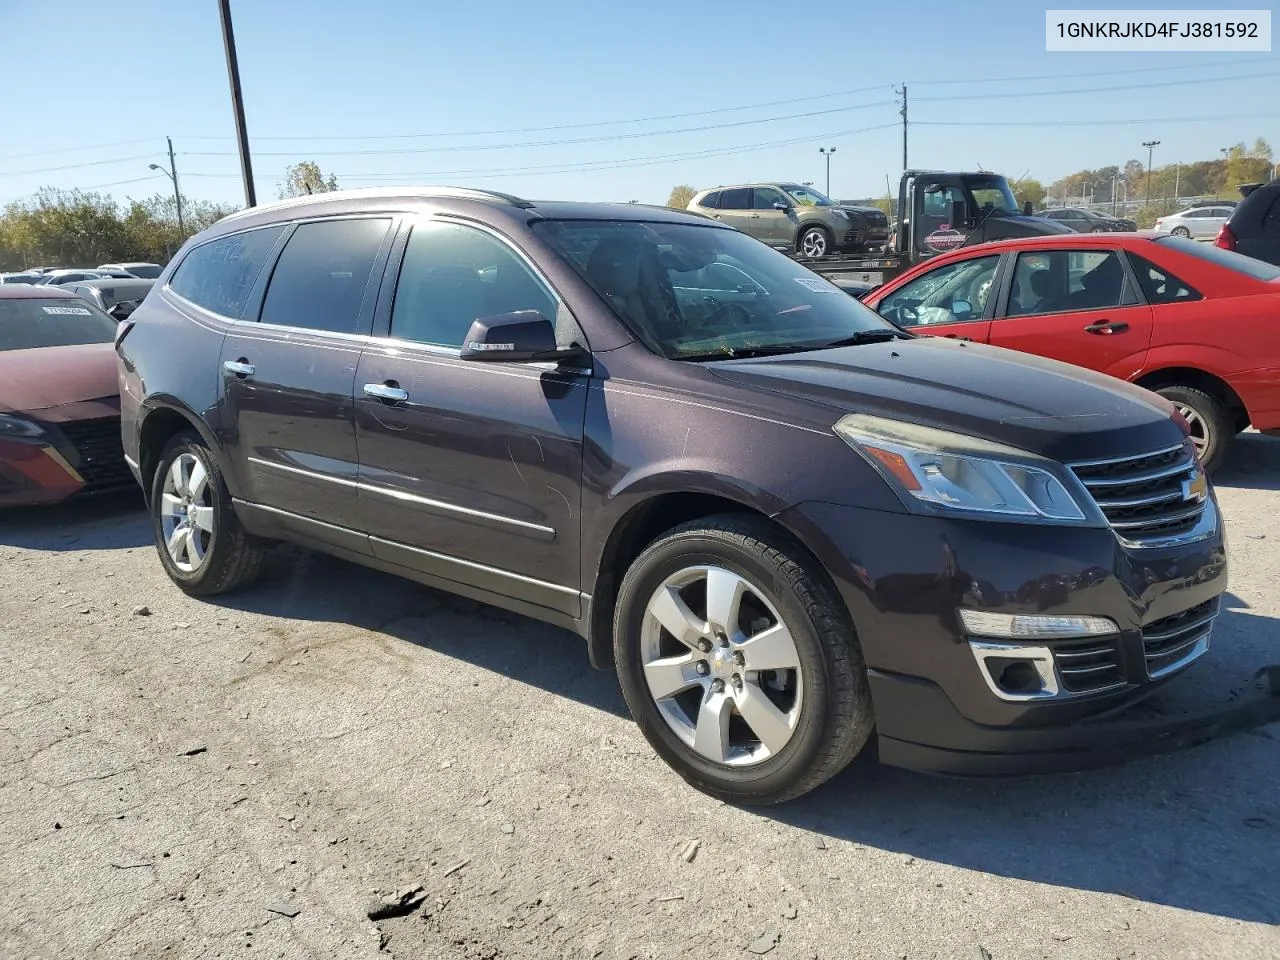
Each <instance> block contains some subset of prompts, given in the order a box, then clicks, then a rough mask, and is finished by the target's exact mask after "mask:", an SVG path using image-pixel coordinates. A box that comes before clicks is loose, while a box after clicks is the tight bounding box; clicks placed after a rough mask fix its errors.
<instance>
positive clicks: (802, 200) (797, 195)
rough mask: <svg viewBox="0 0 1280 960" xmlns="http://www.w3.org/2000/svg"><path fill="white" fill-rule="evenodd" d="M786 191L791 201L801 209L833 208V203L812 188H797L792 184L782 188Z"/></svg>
mask: <svg viewBox="0 0 1280 960" xmlns="http://www.w3.org/2000/svg"><path fill="white" fill-rule="evenodd" d="M782 189H783V190H785V191H787V193H788V194H789V195H790V197H791V199H792V200H794V201H795V202H796V203H797V204H799V205H800V206H802V207H834V206H835V201H833V200H830V199H828V198H827V197H825V196H823V195H822V194H821V193H819V192H818V191H817V190H815V189H813V187H797V186H796V185H795V184H792V185H791V186H789V187H783V188H782Z"/></svg>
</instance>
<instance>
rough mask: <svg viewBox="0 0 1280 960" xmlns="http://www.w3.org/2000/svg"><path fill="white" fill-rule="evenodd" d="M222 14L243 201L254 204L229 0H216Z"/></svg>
mask: <svg viewBox="0 0 1280 960" xmlns="http://www.w3.org/2000/svg"><path fill="white" fill-rule="evenodd" d="M218 12H219V13H220V14H221V16H222V45H223V47H224V48H225V49H226V53H227V78H228V79H229V80H230V81H231V108H232V110H233V112H234V113H235V119H236V141H237V142H238V144H239V146H240V176H241V177H242V178H243V179H244V203H245V206H247V207H253V206H256V205H257V203H258V198H257V195H256V193H255V191H254V189H253V164H252V163H251V162H250V160H249V132H248V131H247V130H246V129H245V125H244V96H243V95H242V94H241V92H240V63H239V61H238V60H237V59H236V35H235V32H234V31H233V30H232V29H231V0H218Z"/></svg>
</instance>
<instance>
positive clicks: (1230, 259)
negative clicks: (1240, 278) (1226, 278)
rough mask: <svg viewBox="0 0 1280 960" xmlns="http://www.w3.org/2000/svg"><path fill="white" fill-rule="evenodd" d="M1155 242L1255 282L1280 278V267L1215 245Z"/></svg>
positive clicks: (1174, 240) (1172, 240)
mask: <svg viewBox="0 0 1280 960" xmlns="http://www.w3.org/2000/svg"><path fill="white" fill-rule="evenodd" d="M1155 242H1156V243H1158V244H1160V245H1161V246H1164V247H1172V248H1173V249H1175V250H1177V251H1178V252H1180V253H1185V254H1187V255H1188V256H1192V257H1198V258H1199V259H1201V260H1208V261H1209V262H1210V263H1213V264H1216V265H1217V266H1219V267H1223V268H1224V269H1227V270H1234V271H1235V272H1236V273H1243V274H1244V275H1245V276H1247V277H1253V279H1255V280H1274V279H1275V278H1276V277H1280V267H1276V266H1272V265H1271V264H1269V263H1264V262H1263V261H1261V260H1255V259H1253V257H1246V256H1245V255H1244V254H1242V253H1236V252H1235V251H1234V250H1223V249H1222V248H1221V247H1218V246H1214V245H1213V244H1209V243H1198V242H1197V241H1195V240H1189V239H1187V238H1186V237H1165V236H1160V237H1157V238H1156V239H1155Z"/></svg>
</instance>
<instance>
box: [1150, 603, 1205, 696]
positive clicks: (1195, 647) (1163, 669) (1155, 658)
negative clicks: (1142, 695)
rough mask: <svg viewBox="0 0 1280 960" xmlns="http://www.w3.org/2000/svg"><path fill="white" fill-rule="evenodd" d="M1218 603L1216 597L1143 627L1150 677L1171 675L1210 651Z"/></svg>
mask: <svg viewBox="0 0 1280 960" xmlns="http://www.w3.org/2000/svg"><path fill="white" fill-rule="evenodd" d="M1218 603H1219V598H1218V597H1214V598H1213V599H1212V600H1206V601H1205V602H1204V603H1201V604H1197V605H1196V606H1194V607H1192V608H1191V609H1190V610H1183V611H1182V612H1181V613H1176V614H1174V615H1173V616H1171V617H1164V618H1163V619H1161V620H1156V621H1154V622H1152V623H1149V624H1147V625H1146V626H1144V627H1143V628H1142V648H1143V654H1144V655H1145V656H1146V658H1147V676H1149V677H1150V678H1151V679H1152V680H1158V679H1160V678H1161V677H1164V676H1168V675H1169V674H1171V673H1173V672H1174V671H1176V670H1180V669H1182V668H1183V667H1185V666H1187V665H1188V664H1189V663H1191V661H1192V660H1195V659H1197V658H1198V657H1199V656H1200V655H1201V654H1203V653H1204V652H1205V651H1206V650H1208V649H1209V632H1210V631H1211V630H1212V629H1213V618H1214V617H1216V616H1217V615H1218Z"/></svg>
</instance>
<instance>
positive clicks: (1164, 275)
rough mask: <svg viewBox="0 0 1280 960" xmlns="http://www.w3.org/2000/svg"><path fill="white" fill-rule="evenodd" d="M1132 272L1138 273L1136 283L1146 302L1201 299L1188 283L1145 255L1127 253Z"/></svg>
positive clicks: (1198, 292)
mask: <svg viewBox="0 0 1280 960" xmlns="http://www.w3.org/2000/svg"><path fill="white" fill-rule="evenodd" d="M1129 261H1130V262H1131V263H1132V264H1133V272H1134V273H1136V274H1137V275H1138V285H1139V286H1140V287H1142V294H1143V296H1145V297H1146V298H1147V303H1182V302H1184V301H1190V300H1201V299H1203V297H1202V296H1201V294H1200V291H1199V290H1196V289H1195V288H1194V287H1192V286H1191V285H1190V284H1188V283H1183V282H1182V281H1181V280H1179V279H1178V278H1177V277H1175V276H1174V275H1173V274H1172V273H1170V272H1169V271H1168V270H1166V269H1165V268H1164V267H1157V266H1156V265H1155V264H1154V263H1152V262H1151V261H1150V260H1148V259H1146V258H1145V257H1140V256H1138V255H1137V254H1136V253H1131V254H1129Z"/></svg>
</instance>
